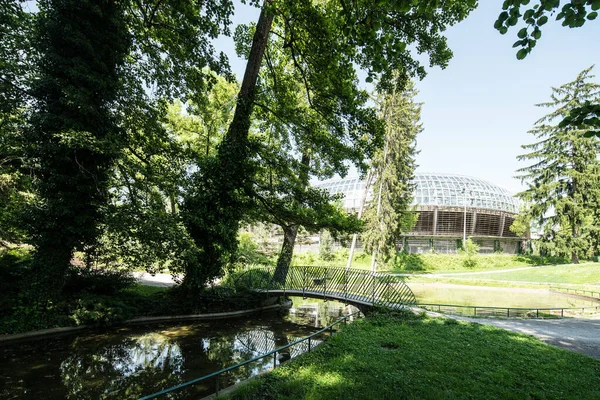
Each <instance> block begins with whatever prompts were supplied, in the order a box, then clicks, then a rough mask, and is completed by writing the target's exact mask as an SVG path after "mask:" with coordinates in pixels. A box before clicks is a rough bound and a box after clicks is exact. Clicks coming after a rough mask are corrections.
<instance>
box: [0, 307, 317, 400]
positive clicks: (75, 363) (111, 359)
mask: <svg viewBox="0 0 600 400" xmlns="http://www.w3.org/2000/svg"><path fill="white" fill-rule="evenodd" d="M321 307H323V306H319V308H321ZM265 320H266V321H265ZM265 320H262V321H261V320H260V319H254V320H248V321H245V322H244V321H235V322H231V323H224V324H218V323H211V324H208V323H206V324H202V323H199V324H191V325H170V326H166V327H157V326H154V327H151V328H139V329H134V330H133V331H132V330H130V329H125V330H121V331H109V332H107V333H105V334H90V335H83V336H81V337H78V338H74V339H65V340H61V341H54V342H52V344H51V345H44V344H43V343H44V342H38V343H39V344H36V343H33V344H31V345H29V347H27V350H25V351H23V350H22V349H21V350H17V349H15V351H10V352H8V354H6V355H5V357H4V359H6V360H13V361H12V365H13V370H14V373H13V372H12V371H10V369H8V368H4V369H2V370H1V372H2V373H4V374H6V375H7V376H6V377H3V379H2V384H3V385H4V384H7V383H8V384H10V389H8V390H0V393H2V395H7V396H5V397H8V398H20V397H23V395H25V394H26V393H27V395H29V396H32V397H33V398H68V399H91V398H93V399H98V398H102V399H134V398H139V397H141V396H144V395H147V394H150V393H154V392H157V391H160V390H162V389H165V388H168V387H172V386H175V385H178V384H180V383H183V382H186V381H189V380H192V379H195V378H199V377H202V376H205V375H208V374H210V373H213V372H216V371H218V370H220V369H222V368H225V367H228V366H232V365H235V364H238V363H240V362H242V361H245V360H249V359H251V358H254V357H256V356H259V355H263V354H265V353H268V352H270V351H272V350H274V349H276V348H279V347H282V346H285V345H287V344H288V343H291V342H293V341H295V340H297V339H299V338H301V337H305V336H307V335H308V334H310V333H311V331H312V332H314V331H315V330H316V329H317V328H314V327H313V328H308V327H306V326H303V325H301V324H296V323H291V322H289V321H285V320H284V319H283V318H281V317H277V316H272V317H268V318H265ZM149 330H152V332H151V333H145V332H148V331H149ZM136 332H137V333H136ZM320 339H322V337H319V338H314V339H313V340H312V345H313V346H315V345H317V344H318V343H319V342H320ZM307 345H308V343H307V342H303V343H302V344H299V345H295V346H292V347H290V348H289V349H287V350H285V351H283V352H282V354H279V358H278V364H279V363H281V362H283V361H285V360H287V359H289V358H291V357H296V356H297V355H299V354H301V353H302V352H304V351H306V349H307ZM272 366H273V357H272V356H270V357H266V358H263V359H261V360H259V361H257V362H254V363H252V364H249V365H246V366H244V367H242V368H239V369H236V370H234V371H233V372H232V373H231V374H229V375H228V376H226V377H223V378H222V380H221V381H220V384H221V387H224V386H227V384H228V383H233V382H236V381H240V380H243V379H246V378H248V377H250V376H252V375H255V374H257V373H259V372H261V371H264V370H266V369H270V368H272ZM57 378H60V379H57ZM214 387H215V380H214V379H212V380H210V381H207V382H203V383H199V384H196V385H194V386H193V387H191V388H190V389H186V390H183V391H180V392H177V393H176V394H174V395H172V396H171V398H174V399H175V398H177V399H180V398H181V399H183V398H202V397H204V396H206V395H208V394H210V393H212V392H213V391H214ZM2 395H0V397H2Z"/></svg>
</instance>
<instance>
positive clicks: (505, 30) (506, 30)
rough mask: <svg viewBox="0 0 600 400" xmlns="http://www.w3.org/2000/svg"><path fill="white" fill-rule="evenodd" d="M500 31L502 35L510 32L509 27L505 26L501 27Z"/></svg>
mask: <svg viewBox="0 0 600 400" xmlns="http://www.w3.org/2000/svg"><path fill="white" fill-rule="evenodd" d="M498 31H499V32H500V34H501V35H504V34H505V33H506V32H508V28H507V27H505V26H502V27H500V29H498Z"/></svg>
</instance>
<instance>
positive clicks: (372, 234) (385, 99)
mask: <svg viewBox="0 0 600 400" xmlns="http://www.w3.org/2000/svg"><path fill="white" fill-rule="evenodd" d="M417 93H418V92H417V91H416V90H415V88H414V84H413V82H412V81H411V82H409V84H408V85H407V86H406V88H405V89H404V90H395V89H392V90H391V91H387V92H381V91H380V92H379V93H378V96H377V103H378V108H379V114H380V117H381V119H382V120H383V121H384V122H385V137H384V146H383V148H382V149H380V150H379V151H378V152H377V153H376V154H375V157H373V160H372V161H371V174H372V176H373V182H374V183H373V189H372V193H373V195H372V198H371V202H370V203H369V205H368V207H367V209H366V212H365V216H364V220H365V231H364V233H363V235H362V237H363V242H364V246H365V250H366V251H371V252H373V260H372V266H371V268H372V270H373V271H375V270H376V265H377V262H378V261H379V259H380V256H382V259H383V261H387V260H388V259H389V258H390V257H391V256H393V255H394V254H395V252H396V243H397V242H398V240H399V239H400V238H401V235H402V234H403V233H406V232H408V231H410V230H411V229H412V228H413V226H414V223H415V222H416V214H415V213H414V212H412V211H411V202H412V200H413V195H412V194H413V189H414V188H413V183H412V182H413V178H414V170H415V167H416V164H415V155H416V139H417V135H418V134H419V133H420V132H421V131H422V130H423V128H422V126H421V122H420V120H421V103H417V102H416V101H415V96H416V95H417ZM365 190H368V188H365Z"/></svg>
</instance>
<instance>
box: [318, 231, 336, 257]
mask: <svg viewBox="0 0 600 400" xmlns="http://www.w3.org/2000/svg"><path fill="white" fill-rule="evenodd" d="M319 258H320V259H321V260H323V261H332V260H333V259H334V258H335V254H334V252H333V238H332V237H331V234H330V233H329V232H328V231H323V233H321V240H320V242H319Z"/></svg>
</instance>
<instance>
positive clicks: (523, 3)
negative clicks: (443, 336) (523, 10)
mask: <svg viewBox="0 0 600 400" xmlns="http://www.w3.org/2000/svg"><path fill="white" fill-rule="evenodd" d="M521 4H522V5H524V6H526V5H527V4H529V0H521Z"/></svg>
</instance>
